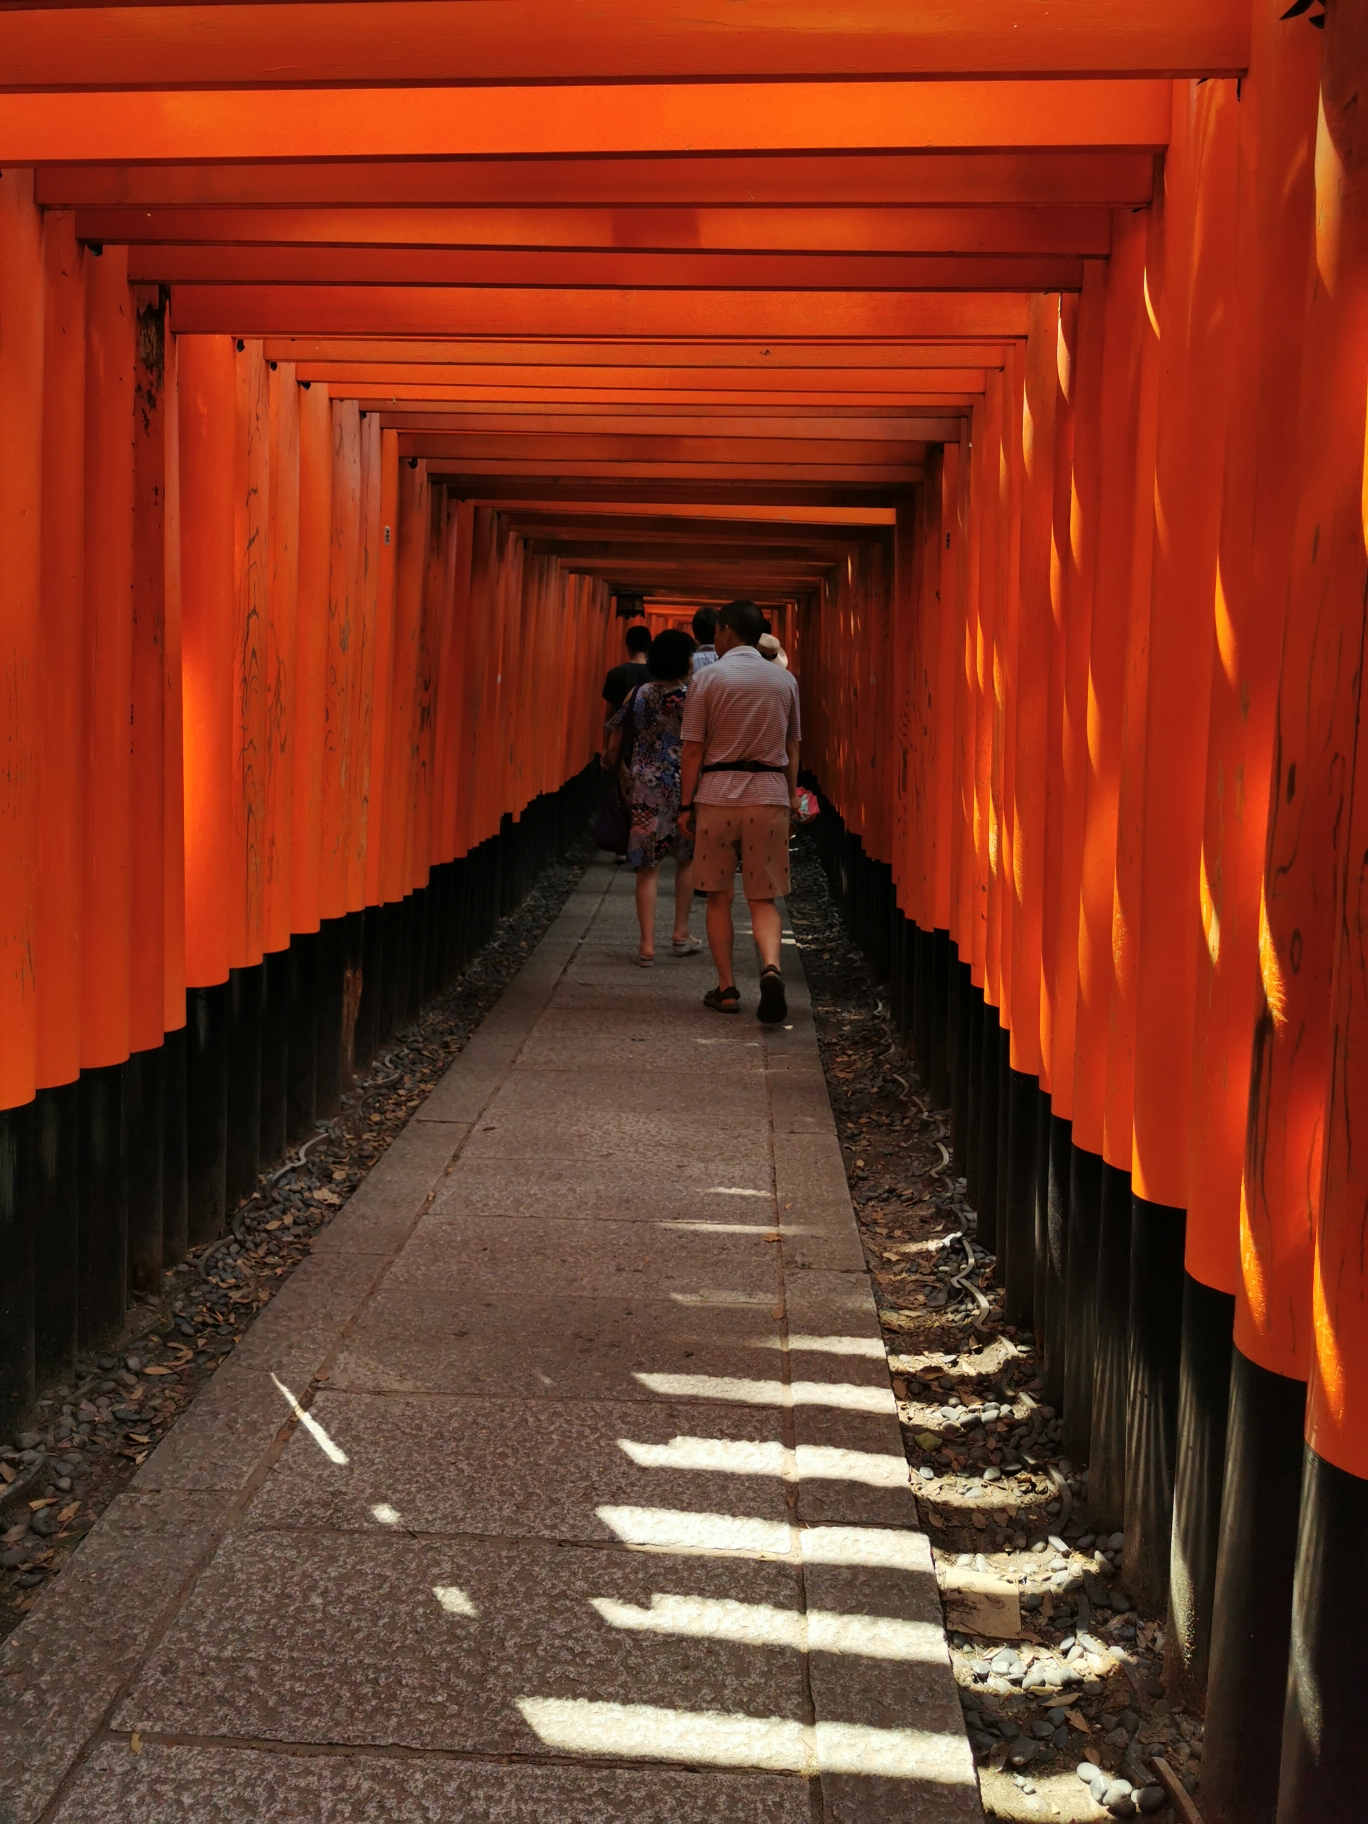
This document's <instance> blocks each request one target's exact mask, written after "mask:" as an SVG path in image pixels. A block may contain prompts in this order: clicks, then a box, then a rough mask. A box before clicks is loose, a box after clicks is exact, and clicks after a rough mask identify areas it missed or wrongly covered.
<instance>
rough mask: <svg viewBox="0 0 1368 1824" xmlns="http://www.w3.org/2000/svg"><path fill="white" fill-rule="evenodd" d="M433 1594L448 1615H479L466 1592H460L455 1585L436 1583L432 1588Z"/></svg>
mask: <svg viewBox="0 0 1368 1824" xmlns="http://www.w3.org/2000/svg"><path fill="white" fill-rule="evenodd" d="M432 1593H433V1595H434V1596H435V1597H436V1598H437V1600H438V1602H440V1603H441V1605H442V1607H443V1608H444V1609H445V1610H446V1612H447V1614H448V1615H477V1614H478V1613H479V1610H478V1609H477V1608H476V1607H475V1604H474V1603H473V1602H472V1601H471V1600H470V1598H469V1596H467V1595H466V1593H465V1591H464V1590H458V1589H457V1588H456V1585H455V1584H454V1583H436V1584H434V1585H433V1586H432Z"/></svg>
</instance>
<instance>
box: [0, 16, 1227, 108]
mask: <svg viewBox="0 0 1368 1824" xmlns="http://www.w3.org/2000/svg"><path fill="white" fill-rule="evenodd" d="M1248 47H1249V8H1248V5H1247V4H1244V5H1242V4H1240V0H1205V4H1203V5H1201V6H1195V5H1193V4H1192V0H1145V4H1143V5H1118V4H1116V3H1115V0H1070V3H1069V5H1068V6H1067V7H1052V6H1040V5H1026V4H1022V0H975V3H974V4H973V5H972V6H958V7H946V6H927V5H921V6H918V5H909V4H908V3H907V0H861V4H860V5H858V6H846V7H831V6H828V5H821V4H818V3H817V0H749V3H748V4H747V5H746V6H745V7H744V8H738V7H736V6H735V5H732V4H729V3H728V0H651V4H649V5H642V4H640V0H369V3H361V4H357V3H355V0H353V3H352V4H294V5H273V6H260V5H243V4H237V5H207V6H206V5H199V6H176V5H155V6H117V7H115V6H109V7H104V6H85V7H50V8H42V9H39V10H36V11H27V10H25V11H14V12H6V13H3V14H0V71H3V72H4V76H3V80H4V82H5V84H6V85H7V86H12V87H15V88H32V89H42V88H54V89H59V88H78V89H83V88H101V87H104V86H113V87H130V88H143V87H156V86H161V85H166V86H169V87H198V86H206V87H211V88H212V87H215V86H217V85H219V84H232V85H235V86H236V85H243V84H260V83H263V82H269V83H272V84H286V85H288V84H294V83H300V84H304V83H371V82H380V83H385V82H391V83H406V82H415V83H424V82H433V81H437V82H470V81H476V82H506V81H529V80H533V79H539V80H543V81H547V82H565V81H579V82H583V81H608V82H619V81H624V80H627V81H633V80H640V79H643V78H647V79H649V78H665V79H669V80H676V79H678V78H680V77H698V78H704V79H716V78H720V77H737V76H750V75H755V74H765V75H769V76H795V77H822V78H826V77H833V76H835V77H841V76H874V77H883V76H889V75H907V76H924V75H941V76H953V75H965V74H968V75H980V74H983V75H987V74H993V75H1022V74H1028V73H1032V72H1041V71H1059V72H1061V73H1072V74H1075V75H1084V74H1088V73H1091V72H1106V73H1110V74H1114V75H1158V76H1171V75H1194V76H1202V75H1212V74H1233V73H1235V72H1237V71H1239V70H1242V69H1243V68H1244V67H1245V63H1246V61H1247V58H1248Z"/></svg>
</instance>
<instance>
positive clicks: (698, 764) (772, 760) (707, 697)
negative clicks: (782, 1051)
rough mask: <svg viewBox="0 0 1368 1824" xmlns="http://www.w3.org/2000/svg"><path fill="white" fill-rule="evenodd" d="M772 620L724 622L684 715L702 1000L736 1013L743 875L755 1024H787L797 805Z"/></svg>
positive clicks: (788, 712) (726, 616)
mask: <svg viewBox="0 0 1368 1824" xmlns="http://www.w3.org/2000/svg"><path fill="white" fill-rule="evenodd" d="M764 629H765V620H764V616H763V615H762V614H761V612H760V610H759V609H758V608H757V607H756V605H755V603H754V602H744V601H743V602H729V603H728V604H727V606H726V607H725V608H724V609H722V611H721V613H720V614H719V615H718V617H717V634H716V644H717V664H716V665H712V666H709V667H708V669H707V670H706V671H704V672H702V673H701V674H700V675H699V676H698V677H696V678H695V679H694V681H693V684H692V685H691V687H690V690H689V696H688V701H687V703H686V704H685V708H684V724H683V737H684V747H683V767H682V773H681V790H682V792H683V802H682V804H681V807H680V824H679V827H680V830H681V831H682V832H683V833H684V834H685V835H686V836H692V837H693V838H694V879H695V880H696V881H697V883H698V885H699V886H700V887H701V888H703V889H704V890H705V891H706V892H707V895H708V947H709V948H710V950H711V951H712V957H713V961H714V963H715V964H716V965H717V986H716V988H713V989H711V990H710V991H709V992H708V993H707V994H705V995H704V997H703V999H704V1002H705V1004H706V1005H707V1006H709V1007H712V1008H714V1009H715V1010H716V1011H717V1012H718V1013H737V1012H739V1011H740V1007H741V997H740V994H739V991H738V990H737V987H736V976H735V971H734V968H733V949H734V944H735V937H734V931H733V926H732V899H733V895H734V889H735V880H736V867H737V863H738V862H739V863H740V865H741V883H742V889H743V891H744V893H745V895H746V903H747V905H748V906H749V907H750V915H751V928H752V930H753V931H754V933H755V943H756V948H757V949H758V950H759V952H760V1005H759V1009H758V1017H759V1018H760V1019H761V1020H762V1021H764V1022H765V1024H766V1025H774V1024H777V1023H778V1022H779V1021H780V1020H783V1019H784V1018H786V1017H787V1014H788V1000H787V997H786V995H785V993H784V978H783V974H782V971H781V968H780V962H779V957H780V943H781V939H782V935H783V923H782V920H781V919H780V916H779V909H778V907H777V906H776V905H775V903H774V902H775V900H776V899H777V898H779V897H780V895H782V894H784V893H787V892H788V890H789V819H790V814H791V812H792V810H793V809H794V808H795V806H796V804H797V797H798V742H799V738H800V732H801V731H800V728H799V717H798V683H797V680H796V679H795V678H794V676H793V674H792V672H790V671H787V670H785V669H784V668H783V667H782V666H779V665H773V664H770V663H768V662H767V661H766V660H765V659H764V658H762V657H761V655H760V652H759V649H758V648H759V641H760V638H761V635H762V634H763V633H764Z"/></svg>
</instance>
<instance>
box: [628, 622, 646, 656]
mask: <svg viewBox="0 0 1368 1824" xmlns="http://www.w3.org/2000/svg"><path fill="white" fill-rule="evenodd" d="M627 650H628V652H649V651H650V650H651V630H650V628H649V627H629V628H628V629H627Z"/></svg>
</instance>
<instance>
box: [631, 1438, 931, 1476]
mask: <svg viewBox="0 0 1368 1824" xmlns="http://www.w3.org/2000/svg"><path fill="white" fill-rule="evenodd" d="M617 1442H618V1449H619V1450H621V1451H623V1452H625V1454H626V1455H627V1456H629V1457H630V1458H631V1459H632V1461H633V1463H638V1464H640V1465H641V1467H642V1468H643V1469H683V1470H702V1471H704V1472H711V1473H714V1474H718V1475H726V1476H780V1477H783V1478H784V1479H785V1480H787V1481H790V1482H792V1481H797V1480H799V1479H801V1478H803V1477H806V1478H807V1479H808V1480H809V1481H813V1482H859V1483H861V1484H862V1485H863V1486H864V1487H866V1488H906V1486H907V1459H906V1458H905V1457H901V1456H893V1455H891V1454H885V1453H882V1452H878V1451H872V1450H845V1449H843V1448H841V1447H840V1446H838V1445H835V1444H800V1445H798V1447H797V1449H796V1450H794V1451H789V1450H787V1449H786V1448H785V1446H784V1445H783V1444H781V1443H779V1442H778V1441H777V1440H769V1441H765V1440H761V1439H755V1440H749V1439H732V1438H689V1437H678V1438H671V1439H670V1441H669V1443H668V1444H639V1443H637V1442H636V1441H635V1440H634V1439H632V1438H619V1439H618V1441H617Z"/></svg>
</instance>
